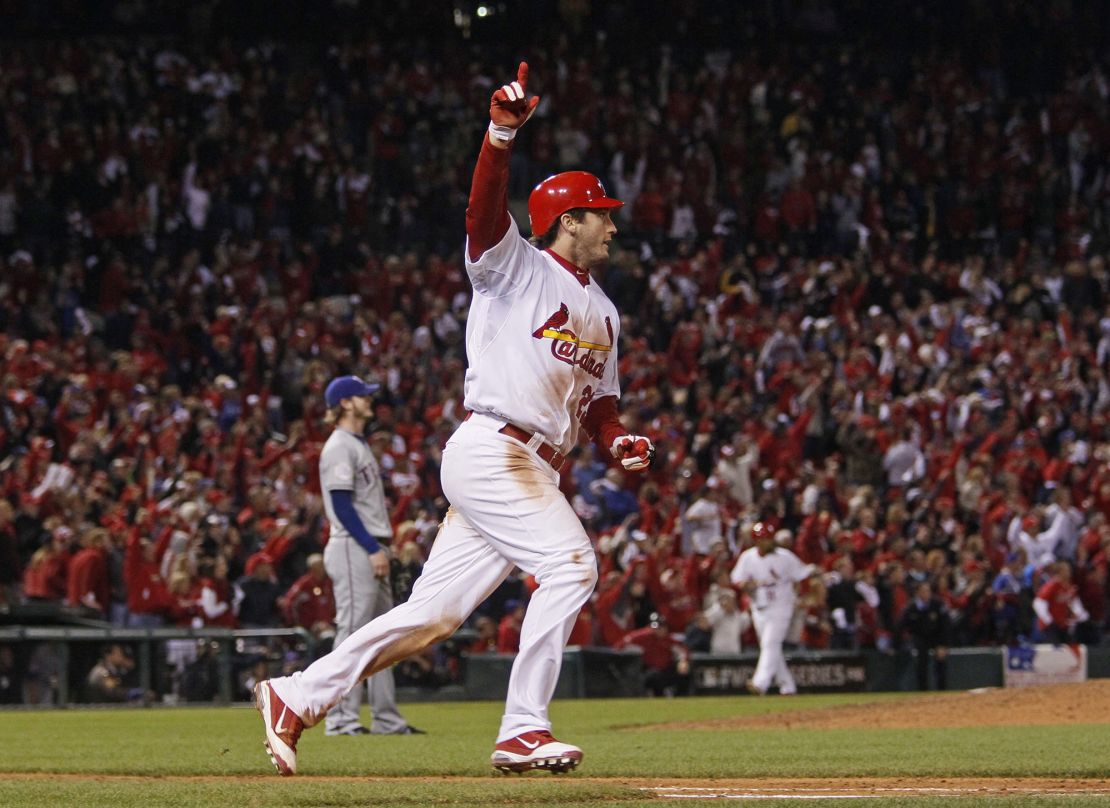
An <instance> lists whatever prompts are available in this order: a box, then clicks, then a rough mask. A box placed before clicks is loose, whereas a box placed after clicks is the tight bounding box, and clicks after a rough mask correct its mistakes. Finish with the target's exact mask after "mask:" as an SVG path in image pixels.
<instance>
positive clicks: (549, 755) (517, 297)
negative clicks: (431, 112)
mask: <svg viewBox="0 0 1110 808" xmlns="http://www.w3.org/2000/svg"><path fill="white" fill-rule="evenodd" d="M527 82H528V66H527V64H525V63H521V65H520V67H519V68H518V70H517V79H516V81H514V82H512V83H510V84H506V85H504V86H503V87H501V88H500V89H498V90H497V91H496V92H495V93H494V94H493V98H492V99H491V102H490V118H491V121H490V126H489V130H488V132H487V133H486V134H485V136H484V137H483V140H482V148H481V152H480V154H479V156H478V162H477V165H476V166H475V169H474V180H473V184H472V186H471V192H470V204H469V206H468V208H467V213H466V230H467V242H466V269H467V273H468V275H469V277H470V281H471V284H472V285H473V288H474V295H473V299H472V301H471V306H470V313H469V316H468V318H467V324H466V351H467V358H468V360H469V367H468V369H467V372H466V377H465V387H464V403H465V406H466V409H467V411H468V415H467V417H466V419H465V420H464V421H463V423H462V424H461V425H460V426H459V428H458V429H457V430H456V431H455V433H454V434H453V435H452V436H451V438H450V440H448V442H447V446H446V448H445V449H444V452H443V463H442V467H441V479H442V483H443V491H444V493H445V494H446V496H447V498H448V500H449V501H450V503H451V507H450V508H449V509H448V511H447V515H446V516H445V517H444V519H443V523H442V525H441V526H440V531H439V534H438V536H437V537H436V540H435V544H434V546H433V547H432V551H431V554H430V555H429V557H428V562H427V563H426V564H425V565H424V571H423V574H422V575H421V576H420V578H418V579H417V581H416V585H415V586H414V587H413V591H412V596H411V597H410V598H409V600H408V601H407V602H405V603H403V604H401V605H400V606H398V607H397V608H395V609H393V610H391V611H389V612H387V613H386V614H384V615H382V616H380V617H378V618H376V619H374V620H372V621H371V622H370V623H369V624H367V625H366V626H364V627H362V628H361V629H359V630H357V631H356V632H355V633H354V634H352V635H351V636H350V637H348V638H347V639H346V640H345V641H344V642H342V643H340V644H339V645H338V646H337V647H336V648H335V649H334V650H333V651H332V652H331V653H330V654H328V655H326V656H324V657H322V658H321V659H319V660H317V661H316V662H314V663H313V664H312V665H310V666H309V667H308V668H307V669H306V670H304V671H303V672H300V673H295V674H293V675H292V676H289V677H282V678H279V679H272V680H269V681H266V682H262V683H260V684H259V685H258V686H257V687H256V688H255V697H256V701H257V704H258V708H259V710H260V712H261V713H262V717H263V721H264V723H265V727H266V747H267V749H268V751H269V752H270V757H271V760H272V761H273V763H274V765H275V766H276V767H277V769H278V771H279V772H280V773H281V774H283V775H290V774H294V773H295V772H296V766H297V756H296V743H297V739H298V738H299V737H300V733H301V730H302V729H303V728H304V727H311V726H312V725H314V724H316V723H317V722H318V721H320V719H321V718H322V717H323V716H324V714H325V713H327V711H328V710H329V709H330V708H331V707H332V706H333V705H335V704H336V703H337V702H338V701H339V700H340V699H341V698H342V697H343V696H344V694H345V693H347V692H348V691H349V690H350V689H351V688H352V687H353V686H354V685H355V684H356V683H357V682H359V681H361V680H362V679H365V678H366V677H367V676H370V675H372V674H374V673H376V672H378V671H380V670H384V669H385V668H387V667H389V666H390V665H392V664H394V663H395V662H398V661H399V660H401V659H404V658H405V657H407V656H409V655H410V654H413V653H415V652H416V651H419V650H420V649H421V648H424V647H425V646H427V645H428V644H430V643H434V642H437V641H439V640H442V639H445V638H447V637H449V636H451V634H453V633H454V631H455V630H456V629H457V628H458V627H459V625H461V623H462V622H463V621H464V620H465V619H466V618H467V616H468V615H470V613H471V612H472V611H473V610H474V608H475V607H476V606H477V605H478V604H480V603H481V602H482V601H483V600H484V599H485V598H486V597H487V596H488V595H489V594H490V593H491V592H492V591H493V590H494V589H495V588H496V587H497V585H498V584H500V583H501V581H503V580H504V579H505V577H506V576H507V575H508V574H509V573H510V572H511V571H512V570H513V568H514V567H520V568H521V569H522V570H524V571H525V572H526V573H529V574H531V575H533V576H534V577H535V579H536V582H537V584H538V588H537V589H536V591H535V592H534V593H533V595H532V598H531V601H530V603H529V606H528V611H527V613H526V614H525V617H524V624H523V626H522V628H521V638H520V651H519V653H518V655H517V658H516V661H515V663H514V664H513V669H512V673H511V675H510V678H509V691H508V698H507V699H506V704H505V713H504V715H503V717H502V720H501V728H500V731H499V732H498V734H497V742H496V746H495V748H494V752H493V755H492V757H491V762H492V764H493V766H494V767H495V768H497V769H499V770H502V771H518V772H519V771H526V770H528V769H546V770H549V771H555V772H559V771H567V770H569V769H572V768H574V767H575V766H577V765H578V764H579V763H580V762H581V760H582V750H581V749H579V748H578V747H577V746H573V745H571V744H569V743H563V742H560V741H558V740H556V739H555V738H554V736H552V734H551V721H550V719H549V718H548V703H549V702H550V700H551V696H552V694H553V693H554V689H555V684H556V681H557V679H558V676H559V668H560V666H561V663H562V655H563V649H564V647H565V645H566V641H567V638H568V637H569V636H570V631H571V628H572V627H573V624H574V620H575V617H576V616H577V614H578V612H579V610H580V609H581V607H582V605H583V604H584V603H585V602H586V601H587V599H588V598H589V597H590V594H591V593H592V592H593V589H594V585H595V583H596V582H597V566H596V560H595V558H594V553H593V548H592V547H591V544H590V540H589V537H588V536H587V535H586V532H585V530H584V529H583V527H582V524H581V522H579V521H578V517H577V516H576V515H575V513H574V510H573V509H572V508H571V506H570V503H569V502H567V500H566V498H565V497H564V496H563V494H562V493H561V492H560V491H559V487H558V483H559V473H558V471H559V469H560V468H561V466H562V464H563V462H564V458H565V456H566V453H567V452H569V451H570V450H571V448H573V447H574V446H575V445H576V443H577V441H578V433H579V430H580V429H581V430H583V431H585V433H586V434H587V435H588V436H589V437H591V438H592V439H593V440H594V441H595V442H596V443H598V444H599V445H600V446H603V447H604V449H605V451H607V452H610V453H611V454H612V456H613V457H614V458H615V459H616V460H617V461H619V462H620V463H621V465H622V466H623V467H624V468H625V469H626V470H628V471H642V470H644V469H647V468H648V467H649V465H650V464H651V460H652V458H653V457H654V453H655V450H654V447H653V446H652V445H651V442H650V441H649V440H648V439H647V438H644V437H642V436H638V435H629V434H627V432H626V430H625V429H624V427H623V426H622V425H621V423H620V420H619V418H618V415H617V398H618V396H619V392H620V391H619V387H618V383H617V338H618V336H619V327H620V320H619V318H618V315H617V311H616V308H615V307H614V306H613V304H612V302H611V301H610V300H609V298H608V297H606V295H605V293H604V292H603V291H602V290H601V289H600V288H599V287H598V285H597V283H596V282H595V281H594V280H593V279H592V278H591V277H590V272H589V270H590V269H591V268H592V267H594V266H597V265H599V264H601V263H603V262H604V261H606V260H607V259H608V256H609V241H610V239H611V238H612V237H613V235H614V234H615V233H616V226H615V225H614V224H613V222H612V219H611V218H610V211H611V210H612V209H613V208H616V207H619V206H620V205H621V204H622V203H621V202H619V201H618V200H616V199H612V198H610V197H608V196H607V195H606V194H605V189H604V188H603V187H602V185H601V183H600V182H599V181H598V179H597V178H596V177H594V176H593V175H591V174H587V173H585V172H580V171H572V172H566V173H563V174H556V175H555V176H553V177H549V178H548V179H546V180H544V181H543V182H541V183H540V184H539V185H538V186H536V188H535V189H534V190H533V191H532V194H531V196H530V197H529V200H528V213H529V219H530V220H531V229H532V236H533V239H532V243H529V241H527V240H525V239H524V238H522V237H521V236H520V235H519V234H518V232H517V228H516V225H515V223H514V222H513V220H512V218H511V217H510V215H509V212H508V194H507V188H508V175H509V156H510V152H511V150H512V142H513V139H514V138H515V137H516V133H517V130H518V129H519V128H520V127H521V126H523V125H524V123H525V122H526V121H527V120H528V118H529V117H530V116H531V114H532V112H533V111H534V110H535V108H536V104H537V103H538V101H539V99H538V98H535V97H533V98H531V99H529V98H528V96H527V92H526V91H527Z"/></svg>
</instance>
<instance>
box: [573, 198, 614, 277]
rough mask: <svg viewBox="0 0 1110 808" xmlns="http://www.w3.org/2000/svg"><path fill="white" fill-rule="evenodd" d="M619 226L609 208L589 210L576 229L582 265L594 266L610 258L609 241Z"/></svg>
mask: <svg viewBox="0 0 1110 808" xmlns="http://www.w3.org/2000/svg"><path fill="white" fill-rule="evenodd" d="M616 233H617V226H616V225H615V224H613V219H612V217H611V216H610V215H609V211H608V210H588V211H586V216H585V217H584V218H583V219H582V222H581V223H580V224H579V225H578V227H577V229H576V231H575V238H576V242H577V244H576V246H577V248H578V249H577V252H578V254H579V255H580V256H582V261H581V263H580V266H584V267H592V266H596V265H597V264H601V263H604V262H605V261H608V260H609V241H610V240H611V239H612V238H613V236H614V235H616Z"/></svg>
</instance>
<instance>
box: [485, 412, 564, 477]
mask: <svg viewBox="0 0 1110 808" xmlns="http://www.w3.org/2000/svg"><path fill="white" fill-rule="evenodd" d="M473 414H474V413H472V412H468V413H467V414H466V415H465V416H463V420H464V421H469V420H470V416H471V415H473ZM497 431H498V432H500V433H501V434H502V435H508V436H509V437H510V438H513V439H514V440H518V441H520V442H521V443H523V444H528V443H530V442H531V440H532V433H531V432H529V431H528V430H526V429H521V428H520V427H519V426H517V425H516V424H505V426H503V427H501V428H500V429H499V430H497ZM536 454H538V455H539V456H540V459H541V460H543V461H544V462H545V463H547V464H549V465H550V466H551V468H553V469H555V471H558V470H559V469H561V468H562V467H563V461H564V460H566V457H565V456H564V455H563V453H562V452H560V451H559V450H558V449H556V448H555V447H554V446H552V445H551V444H550V443H541V444H540V445H539V446H537V447H536Z"/></svg>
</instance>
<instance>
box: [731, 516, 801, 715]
mask: <svg viewBox="0 0 1110 808" xmlns="http://www.w3.org/2000/svg"><path fill="white" fill-rule="evenodd" d="M752 538H753V539H755V542H756V545H755V547H750V548H748V549H747V550H745V551H744V552H742V553H741V554H740V558H739V560H737V562H736V566H735V567H734V568H733V570H732V575H731V576H730V579H731V580H732V583H733V584H735V585H737V586H741V587H743V589H744V591H746V592H747V593H748V596H749V598H750V599H751V612H752V623H753V624H754V625H755V633H756V635H757V636H758V637H759V662H758V663H756V666H755V673H754V674H752V679H751V682H749V683H748V689H749V690H751V691H752V692H753V693H759V694H760V695H762V694H764V693H766V692H767V689H768V688H770V687H771V684H772V683H774V684H777V685H778V688H779V693H781V694H783V695H784V696H785V695H790V694H792V693H796V692H797V690H798V688H797V686H796V685H795V684H794V677H793V676H792V675H791V674H790V668H788V667H787V666H786V657H785V656H783V653H782V641H783V639H784V638H785V637H786V630H787V629H788V628H790V619H791V618H792V617H793V615H794V601H795V600H796V599H797V593H796V592H795V590H794V586H795V584H797V583H799V582H801V581H804V580H806V579H807V578H811V577H813V576H814V575H817V574H818V573H819V572H820V571H819V570H818V569H817V567H815V566H814V565H812V564H806V563H804V562H803V561H802V560H801V559H800V558H798V557H797V556H796V555H794V554H793V553H792V552H790V551H789V550H787V549H786V548H785V547H778V546H776V544H775V530H774V528H773V527H772V526H771V525H769V524H767V523H766V522H756V523H755V524H754V525H752Z"/></svg>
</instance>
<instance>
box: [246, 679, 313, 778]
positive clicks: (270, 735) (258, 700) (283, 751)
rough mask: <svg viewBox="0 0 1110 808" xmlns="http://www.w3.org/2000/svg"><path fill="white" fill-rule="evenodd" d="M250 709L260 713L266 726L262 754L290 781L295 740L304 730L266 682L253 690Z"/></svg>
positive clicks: (293, 772) (299, 721)
mask: <svg viewBox="0 0 1110 808" xmlns="http://www.w3.org/2000/svg"><path fill="white" fill-rule="evenodd" d="M254 706H255V707H257V708H258V712H260V713H262V722H263V723H264V724H265V725H266V741H265V744H266V751H267V752H269V753H270V761H271V762H272V763H273V764H274V768H275V769H277V770H278V774H280V775H281V776H282V777H291V776H292V775H294V774H296V773H297V739H298V738H300V737H301V732H302V731H303V730H304V722H302V721H301V719H300V716H298V715H297V714H296V713H294V712H293V711H292V710H290V709H289V708H288V707H287V706H286V704H285V702H284V701H282V700H281V697H280V696H278V694H277V692H276V691H275V690H274V688H273V687H272V686H271V685H270V683H269V682H259V683H258V684H256V685H255V686H254Z"/></svg>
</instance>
